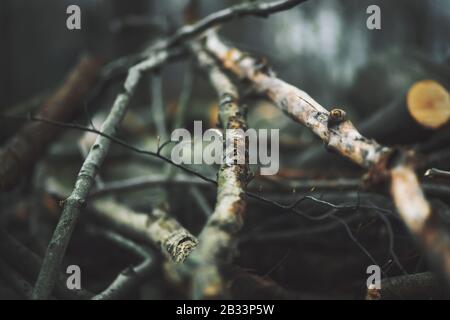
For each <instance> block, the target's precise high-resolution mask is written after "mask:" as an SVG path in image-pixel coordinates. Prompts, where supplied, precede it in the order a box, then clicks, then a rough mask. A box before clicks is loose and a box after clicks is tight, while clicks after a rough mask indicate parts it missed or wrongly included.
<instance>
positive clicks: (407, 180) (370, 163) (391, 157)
mask: <svg viewBox="0 0 450 320" xmlns="http://www.w3.org/2000/svg"><path fill="white" fill-rule="evenodd" d="M206 48H207V50H208V51H209V52H211V53H212V54H213V55H214V56H215V57H216V58H217V59H218V60H219V61H221V63H222V64H223V66H224V67H225V68H226V69H228V70H230V71H231V72H233V73H234V74H235V75H237V76H238V77H239V78H241V79H247V80H249V81H250V82H251V84H252V85H253V88H254V89H255V90H256V91H257V92H258V93H260V94H263V95H264V96H266V97H267V98H269V99H270V100H271V101H272V102H273V103H274V104H275V105H276V106H277V107H278V108H280V109H281V110H282V111H283V112H285V113H286V114H287V115H288V116H289V117H291V118H292V119H293V120H294V121H297V122H299V123H301V124H303V125H305V126H307V127H308V128H309V129H310V130H311V131H312V132H313V133H315V134H316V135H317V136H318V137H319V138H321V139H322V140H323V141H324V143H325V144H326V146H327V148H330V149H332V150H335V151H336V152H337V153H339V154H341V155H342V156H344V157H347V158H348V159H350V160H352V161H353V162H354V163H356V164H358V165H360V166H362V167H364V168H366V169H369V173H370V177H371V178H372V180H373V181H380V180H390V182H391V194H392V197H393V200H394V203H395V205H396V207H397V210H398V212H399V214H400V216H401V218H402V219H403V221H404V222H405V224H406V225H407V227H408V228H409V230H410V231H411V232H412V233H413V234H414V235H415V236H417V238H418V239H419V240H420V242H421V244H422V245H423V246H424V247H425V248H426V249H427V252H428V253H429V254H430V256H431V257H433V259H434V260H436V263H437V264H439V268H440V269H441V270H442V271H443V272H444V273H445V274H446V276H447V278H450V263H449V262H450V240H449V239H448V238H449V237H448V234H447V233H446V232H444V231H443V230H442V229H441V228H437V227H436V226H435V225H434V224H435V222H434V221H432V218H433V217H434V215H433V214H432V209H431V206H430V205H429V203H428V202H427V200H426V199H425V197H424V194H423V192H422V189H421V188H420V185H419V182H418V179H417V177H416V174H415V173H414V170H413V165H412V161H411V160H410V154H406V153H403V152H399V151H397V150H393V149H391V148H387V147H384V146H381V145H379V144H378V143H377V142H375V141H374V140H370V139H367V138H366V137H363V136H362V135H361V134H360V133H359V132H358V131H357V130H356V128H355V127H354V126H353V124H352V123H351V122H350V121H349V120H347V119H346V116H345V112H344V111H342V110H340V109H333V110H331V112H329V111H328V110H326V109H325V108H324V107H323V106H321V105H320V104H319V103H318V102H316V101H315V100H314V99H313V98H311V97H310V96H309V95H308V94H307V93H306V92H304V91H302V90H300V89H298V88H296V87H294V86H292V85H290V84H288V83H286V82H284V81H283V80H281V79H279V78H277V77H276V76H275V75H274V73H273V72H272V71H271V70H270V69H268V67H267V66H265V65H261V64H260V63H258V61H256V60H255V59H254V58H252V57H251V56H249V55H247V54H243V53H242V52H240V51H239V50H237V49H235V48H229V47H227V46H226V45H225V44H224V43H223V42H221V41H220V39H219V38H218V36H217V35H216V34H215V33H214V32H210V33H209V34H208V36H207V38H206Z"/></svg>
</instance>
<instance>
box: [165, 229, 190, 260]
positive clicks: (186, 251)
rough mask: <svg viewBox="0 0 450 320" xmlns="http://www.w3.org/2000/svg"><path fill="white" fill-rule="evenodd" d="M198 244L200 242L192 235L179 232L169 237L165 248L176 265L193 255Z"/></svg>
mask: <svg viewBox="0 0 450 320" xmlns="http://www.w3.org/2000/svg"><path fill="white" fill-rule="evenodd" d="M197 244H198V240H197V239H196V238H195V237H194V236H192V235H191V234H190V233H188V232H185V231H181V232H180V231H177V232H176V233H174V234H173V235H172V236H171V237H169V238H168V239H167V240H166V241H165V243H164V244H163V247H164V248H165V249H166V250H167V252H168V253H169V255H170V258H171V259H172V260H173V261H174V262H176V263H182V262H184V260H186V258H187V257H188V256H189V255H190V254H191V252H192V250H194V249H195V247H196V246H197Z"/></svg>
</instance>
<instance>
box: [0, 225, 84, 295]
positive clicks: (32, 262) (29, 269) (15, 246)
mask: <svg viewBox="0 0 450 320" xmlns="http://www.w3.org/2000/svg"><path fill="white" fill-rule="evenodd" d="M0 253H1V254H2V257H3V258H4V259H6V261H7V262H8V263H9V264H11V265H13V266H14V267H15V268H17V269H18V270H19V271H20V272H21V273H22V274H24V275H25V276H26V277H27V278H28V279H29V280H30V281H35V279H36V278H37V276H38V274H39V269H40V268H41V265H42V259H41V258H40V257H39V256H38V255H37V254H36V253H34V252H33V251H31V250H30V249H28V248H27V247H25V246H24V245H23V244H21V243H20V242H19V241H17V240H16V239H14V238H13V237H11V236H10V235H9V234H8V233H7V232H6V231H5V230H3V229H1V228H0ZM55 295H56V297H57V298H63V299H71V300H79V299H90V298H91V297H92V296H93V294H92V293H91V292H88V291H86V290H83V289H81V290H69V289H68V288H67V286H66V276H64V275H63V274H62V273H61V274H59V277H58V282H57V283H56V287H55Z"/></svg>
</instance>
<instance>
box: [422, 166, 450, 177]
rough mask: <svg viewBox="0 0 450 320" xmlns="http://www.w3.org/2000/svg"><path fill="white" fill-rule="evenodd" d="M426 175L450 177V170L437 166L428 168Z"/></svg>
mask: <svg viewBox="0 0 450 320" xmlns="http://www.w3.org/2000/svg"><path fill="white" fill-rule="evenodd" d="M425 177H427V178H443V179H450V172H449V171H445V170H439V169H435V168H431V169H428V170H427V171H426V172H425Z"/></svg>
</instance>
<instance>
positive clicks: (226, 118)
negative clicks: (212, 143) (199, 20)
mask: <svg viewBox="0 0 450 320" xmlns="http://www.w3.org/2000/svg"><path fill="white" fill-rule="evenodd" d="M193 52H194V54H195V55H196V57H197V59H198V62H199V64H200V66H201V67H202V68H204V69H205V70H206V71H207V72H208V73H209V78H210V81H211V83H212V85H213V87H214V89H215V90H216V91H217V94H218V96H219V99H220V112H219V120H220V123H221V125H222V129H223V130H224V138H225V139H226V140H227V141H232V142H233V150H231V151H230V152H228V151H227V155H226V156H227V157H229V159H227V160H226V161H225V163H224V164H223V165H222V166H221V168H220V171H219V174H218V190H217V203H216V207H215V209H214V212H213V214H212V215H211V217H210V219H209V220H208V222H207V224H206V226H205V227H204V229H203V230H202V232H201V233H200V236H199V242H200V244H199V247H198V248H197V250H196V251H195V252H194V254H193V255H192V260H193V261H194V262H195V265H196V267H197V268H198V270H197V271H196V272H194V273H193V275H194V278H193V296H194V298H215V297H220V296H224V294H225V293H226V291H227V290H226V288H225V284H224V283H223V280H222V276H221V274H220V270H219V269H220V267H221V265H223V264H227V263H230V262H231V259H232V257H233V254H234V253H235V247H236V237H237V233H238V232H239V231H240V229H241V228H242V225H243V218H244V217H243V216H244V213H245V207H246V201H245V198H244V197H245V196H244V195H245V187H246V183H247V177H248V176H247V175H248V170H249V168H248V164H247V163H246V158H245V161H244V163H243V164H239V163H240V162H239V160H238V159H239V157H240V156H241V157H242V156H243V157H246V155H247V147H248V146H247V145H246V143H245V137H244V132H245V130H246V121H245V118H244V114H245V112H244V110H243V109H242V107H241V106H240V105H239V95H238V92H237V89H236V88H235V86H234V85H233V84H232V82H231V81H230V80H229V78H228V77H227V76H226V75H225V74H224V73H223V72H222V71H221V70H220V67H219V66H218V65H217V64H216V63H215V61H214V60H213V59H212V58H211V57H209V55H208V54H207V53H206V52H205V51H203V50H201V48H200V47H199V46H197V45H193ZM227 129H234V130H228V131H227V132H225V130H227ZM225 135H226V137H225ZM243 150H245V151H244V152H245V154H243V155H242V154H240V153H242V151H243Z"/></svg>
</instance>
